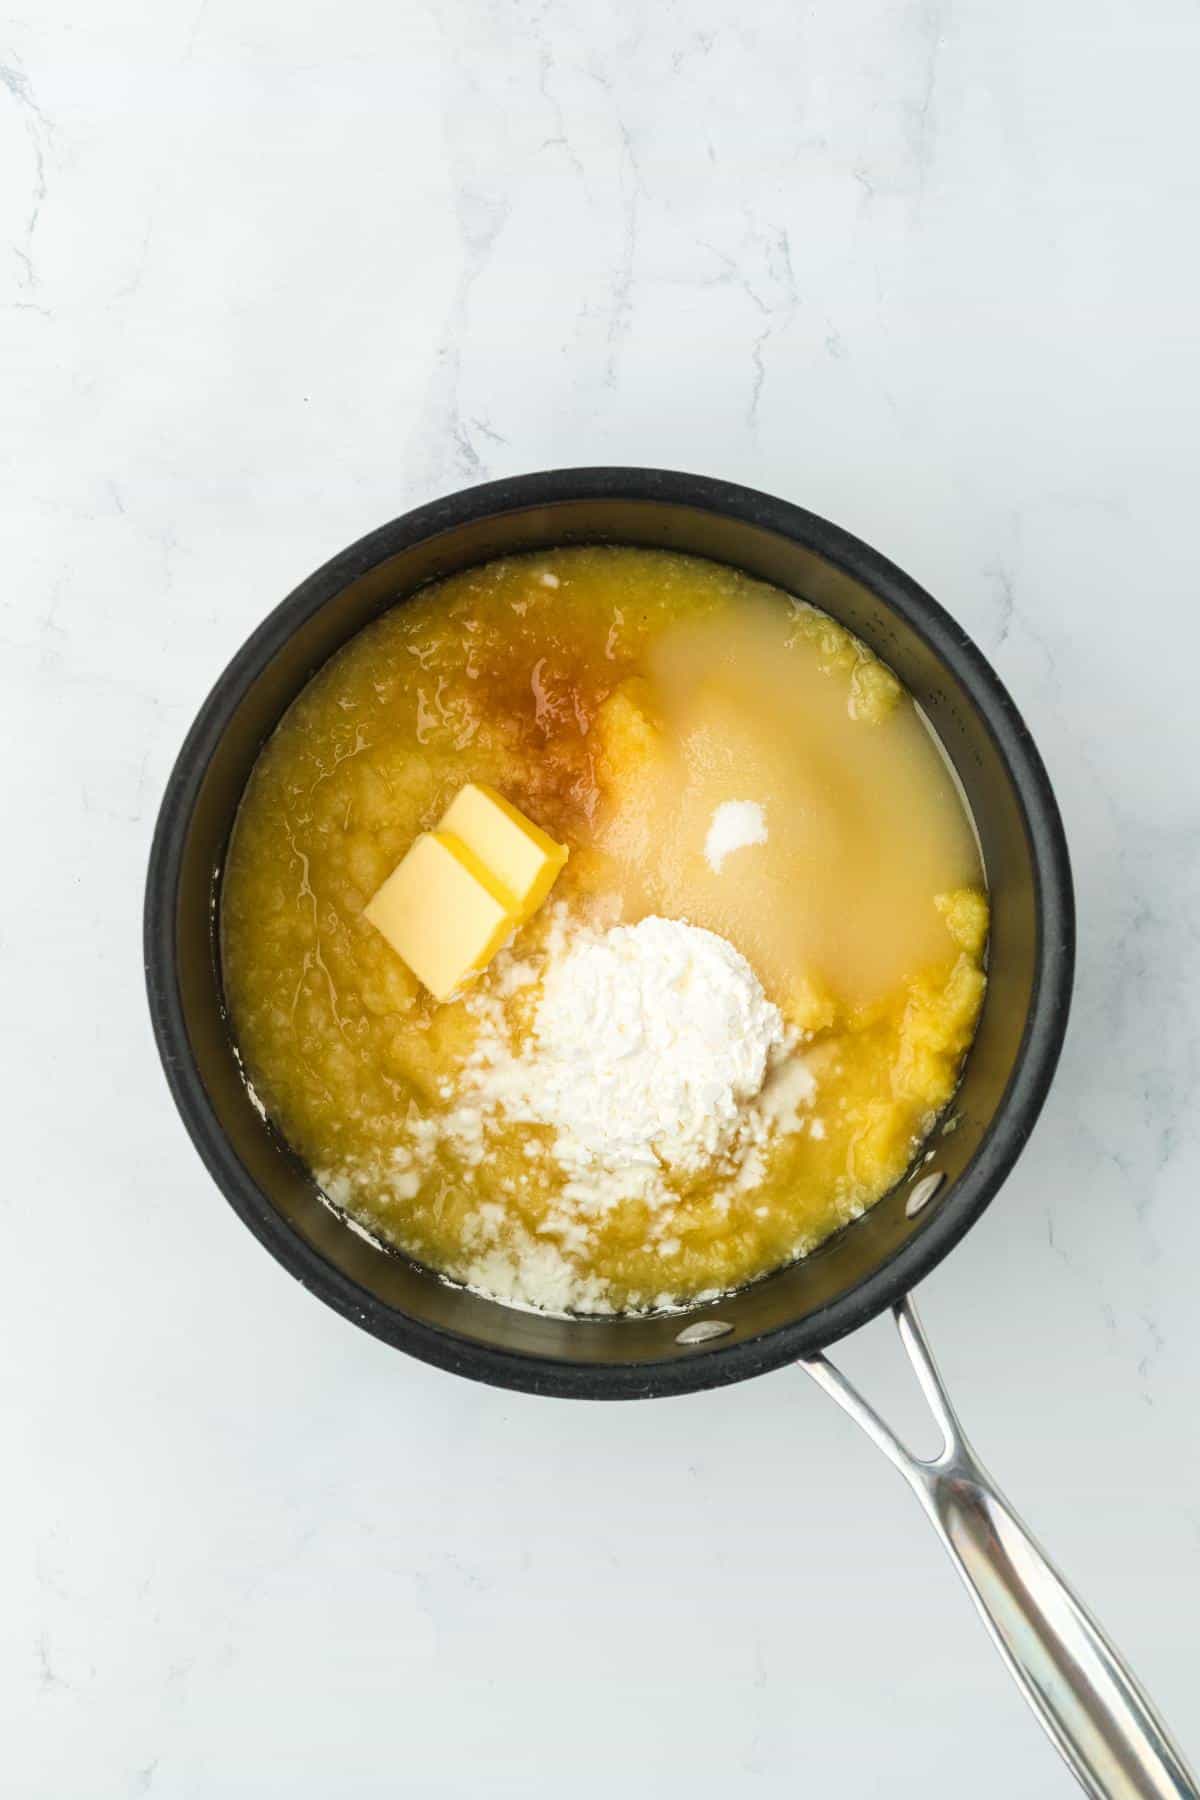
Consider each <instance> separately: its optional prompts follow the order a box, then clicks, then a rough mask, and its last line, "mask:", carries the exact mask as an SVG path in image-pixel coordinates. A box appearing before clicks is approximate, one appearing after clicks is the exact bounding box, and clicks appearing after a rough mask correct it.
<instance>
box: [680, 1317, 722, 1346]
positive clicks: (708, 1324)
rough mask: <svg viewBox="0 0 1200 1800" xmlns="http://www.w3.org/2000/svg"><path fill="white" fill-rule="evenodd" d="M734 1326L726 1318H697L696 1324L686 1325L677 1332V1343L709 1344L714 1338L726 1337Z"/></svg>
mask: <svg viewBox="0 0 1200 1800" xmlns="http://www.w3.org/2000/svg"><path fill="white" fill-rule="evenodd" d="M732 1330H733V1326H732V1325H730V1324H729V1323H728V1321H727V1320H725V1319H697V1321H696V1323H695V1324H694V1325H685V1326H684V1328H683V1330H682V1331H678V1332H676V1334H675V1342H676V1343H677V1344H707V1343H708V1342H709V1340H710V1339H712V1338H719V1337H724V1336H725V1333H726V1332H727V1331H732Z"/></svg>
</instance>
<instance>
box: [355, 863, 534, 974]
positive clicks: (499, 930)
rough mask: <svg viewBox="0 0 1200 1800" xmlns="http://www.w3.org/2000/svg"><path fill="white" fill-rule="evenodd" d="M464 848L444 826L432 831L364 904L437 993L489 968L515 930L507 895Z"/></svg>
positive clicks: (400, 953)
mask: <svg viewBox="0 0 1200 1800" xmlns="http://www.w3.org/2000/svg"><path fill="white" fill-rule="evenodd" d="M460 849H461V846H459V845H457V844H456V843H455V840H454V839H453V838H452V837H449V836H448V835H447V834H446V833H444V832H441V831H431V832H426V833H425V835H424V836H422V837H419V838H418V839H417V841H416V843H415V844H414V845H413V847H412V849H411V850H410V851H409V852H408V855H407V856H406V857H405V858H404V859H403V861H402V862H401V863H399V864H398V866H397V867H396V868H395V869H393V870H392V873H391V874H390V875H389V876H388V878H387V880H386V881H385V882H384V884H383V886H382V887H381V888H380V889H379V891H378V893H377V894H375V895H374V897H373V898H372V899H371V900H370V901H369V902H368V903H367V905H366V907H365V908H364V909H363V910H364V916H365V917H366V918H367V919H369V920H370V922H371V924H372V925H374V927H375V929H376V930H377V931H381V932H382V933H383V935H384V937H385V938H386V939H387V941H388V943H389V944H390V945H391V946H392V949H393V950H394V951H395V952H396V953H397V955H398V956H401V957H403V958H404V961H405V962H406V963H407V964H408V966H409V968H410V969H411V970H412V972H413V974H414V975H415V976H416V977H417V980H418V981H420V982H422V983H423V984H424V985H425V986H426V987H427V988H428V989H429V991H430V993H431V994H432V995H433V997H434V999H435V1000H448V999H449V997H450V995H451V994H453V993H454V992H456V990H457V989H458V988H460V987H462V986H463V985H464V983H465V982H467V981H469V980H470V978H471V976H472V975H477V974H478V973H479V971H480V969H483V968H486V966H487V964H488V963H489V962H490V961H491V959H492V957H493V956H495V954H496V952H497V950H498V949H499V948H500V946H501V944H502V943H503V942H504V940H505V938H506V937H508V935H509V933H510V932H511V931H512V929H513V917H512V912H511V910H510V908H509V905H508V901H507V897H506V896H505V895H504V894H502V893H501V892H500V891H499V890H498V889H496V888H494V887H491V886H489V885H488V884H487V883H486V881H484V880H483V879H482V878H481V875H480V872H479V871H478V869H476V868H473V867H470V866H469V865H468V861H467V859H465V858H464V857H463V856H462V855H461V854H459V851H460Z"/></svg>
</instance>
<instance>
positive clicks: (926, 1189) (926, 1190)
mask: <svg viewBox="0 0 1200 1800" xmlns="http://www.w3.org/2000/svg"><path fill="white" fill-rule="evenodd" d="M945 1179H946V1177H945V1176H944V1175H943V1174H942V1172H941V1170H940V1169H935V1170H934V1172H933V1174H932V1175H923V1176H922V1177H921V1180H920V1181H918V1183H917V1185H916V1187H915V1188H914V1189H913V1191H912V1193H911V1194H910V1195H909V1196H908V1199H907V1200H906V1201H905V1203H904V1212H905V1216H906V1218H909V1219H915V1218H916V1216H917V1214H918V1213H919V1212H920V1210H921V1208H922V1207H923V1206H928V1205H929V1202H930V1201H931V1200H932V1199H933V1196H934V1195H935V1194H936V1193H937V1191H938V1189H939V1188H940V1187H941V1185H942V1183H943V1181H945Z"/></svg>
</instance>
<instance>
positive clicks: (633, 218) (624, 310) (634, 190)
mask: <svg viewBox="0 0 1200 1800" xmlns="http://www.w3.org/2000/svg"><path fill="white" fill-rule="evenodd" d="M618 129H619V131H620V138H621V199H622V227H621V250H620V255H619V257H618V260H617V265H616V270H615V273H614V275H613V281H612V290H611V298H610V310H609V324H608V334H607V345H608V351H607V356H606V358H605V364H604V383H605V386H606V387H610V388H611V387H615V386H616V384H617V367H618V363H619V361H620V354H621V346H622V344H623V343H624V341H625V339H626V337H627V336H628V335H629V326H630V322H631V318H632V312H633V282H634V271H635V268H636V264H637V249H638V208H639V204H640V202H641V200H642V198H643V196H644V193H645V189H644V187H643V185H642V176H641V171H640V169H639V167H638V160H637V155H636V152H635V151H634V147H633V139H632V137H631V136H630V132H629V127H628V126H627V125H626V124H625V122H624V120H620V121H619V123H618Z"/></svg>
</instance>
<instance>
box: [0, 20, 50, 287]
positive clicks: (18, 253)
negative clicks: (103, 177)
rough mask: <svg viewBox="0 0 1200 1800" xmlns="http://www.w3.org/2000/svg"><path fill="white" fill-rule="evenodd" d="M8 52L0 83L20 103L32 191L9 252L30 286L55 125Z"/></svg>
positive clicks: (0, 68)
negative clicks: (30, 158) (18, 234)
mask: <svg viewBox="0 0 1200 1800" xmlns="http://www.w3.org/2000/svg"><path fill="white" fill-rule="evenodd" d="M9 55H10V58H11V60H10V61H8V62H0V87H2V88H3V89H4V90H5V91H6V92H7V93H8V94H9V95H10V96H11V97H12V99H13V100H15V101H16V103H17V105H18V107H20V109H21V112H22V114H23V116H24V120H25V130H26V133H27V135H28V138H29V142H30V146H31V149H32V151H33V192H32V197H31V200H30V205H29V212H28V214H27V216H26V219H25V228H24V233H23V237H22V240H21V242H20V243H18V244H13V245H12V253H13V255H14V256H15V257H16V259H17V261H18V262H19V263H20V265H21V273H20V276H19V277H18V279H19V282H20V285H21V286H22V287H24V288H27V289H31V288H36V287H37V286H38V276H37V270H36V268H35V267H34V261H33V251H34V234H35V233H36V231H37V228H38V221H39V220H40V218H41V216H42V208H43V206H44V205H45V202H46V164H47V161H48V157H49V151H50V144H51V140H52V138H53V133H54V127H53V126H52V124H51V123H50V120H49V119H48V118H47V117H46V115H45V113H44V112H43V111H42V109H41V107H40V106H39V105H38V102H37V99H36V97H35V95H34V92H33V87H32V85H31V83H30V80H29V77H28V75H26V73H25V70H24V68H23V67H22V65H21V61H20V58H19V57H17V56H15V55H13V54H12V52H11V51H10V52H9Z"/></svg>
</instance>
